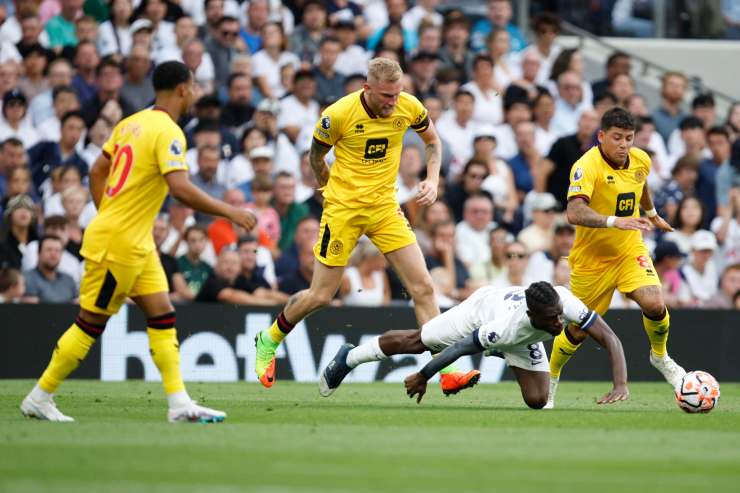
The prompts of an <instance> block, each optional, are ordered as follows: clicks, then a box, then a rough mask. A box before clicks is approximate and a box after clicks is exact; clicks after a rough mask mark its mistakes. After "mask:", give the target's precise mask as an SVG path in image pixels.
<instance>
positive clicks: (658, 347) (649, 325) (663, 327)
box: [642, 308, 671, 358]
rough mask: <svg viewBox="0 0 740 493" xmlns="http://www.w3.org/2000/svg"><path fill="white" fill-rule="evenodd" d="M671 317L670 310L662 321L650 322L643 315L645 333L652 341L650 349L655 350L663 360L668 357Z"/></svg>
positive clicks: (666, 311)
mask: <svg viewBox="0 0 740 493" xmlns="http://www.w3.org/2000/svg"><path fill="white" fill-rule="evenodd" d="M670 322H671V317H670V315H668V309H667V308H666V310H665V315H664V316H663V318H662V319H661V320H650V319H649V318H647V317H646V316H645V314H644V313H643V314H642V324H643V325H644V326H645V332H646V333H647V336H648V339H650V348H651V349H652V350H653V352H654V353H655V355H656V356H658V357H660V358H662V357H663V356H665V355H666V352H667V349H666V344H667V342H668V328H669V326H670Z"/></svg>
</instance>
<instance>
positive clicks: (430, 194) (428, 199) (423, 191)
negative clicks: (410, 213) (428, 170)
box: [416, 180, 437, 205]
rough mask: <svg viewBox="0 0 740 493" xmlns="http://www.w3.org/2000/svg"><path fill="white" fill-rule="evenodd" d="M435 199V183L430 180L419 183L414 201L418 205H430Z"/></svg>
mask: <svg viewBox="0 0 740 493" xmlns="http://www.w3.org/2000/svg"><path fill="white" fill-rule="evenodd" d="M436 200H437V183H436V182H435V181H432V180H424V181H422V182H421V183H419V191H418V192H416V203H417V204H419V205H432V204H433V203H434V202H435V201H436Z"/></svg>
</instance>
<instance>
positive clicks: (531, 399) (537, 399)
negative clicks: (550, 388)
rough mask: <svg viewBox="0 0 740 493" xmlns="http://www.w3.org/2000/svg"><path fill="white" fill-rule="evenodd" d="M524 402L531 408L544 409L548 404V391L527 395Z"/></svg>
mask: <svg viewBox="0 0 740 493" xmlns="http://www.w3.org/2000/svg"><path fill="white" fill-rule="evenodd" d="M524 402H525V403H526V404H527V406H528V407H529V408H530V409H542V408H543V407H545V404H547V392H545V393H544V394H541V393H538V394H535V395H531V394H530V395H525V396H524Z"/></svg>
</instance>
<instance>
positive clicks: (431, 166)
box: [424, 140, 442, 179]
mask: <svg viewBox="0 0 740 493" xmlns="http://www.w3.org/2000/svg"><path fill="white" fill-rule="evenodd" d="M424 159H425V161H426V165H427V177H429V178H436V179H439V170H440V168H441V166H442V145H441V144H440V142H439V140H434V141H432V142H427V143H426V146H425V147H424Z"/></svg>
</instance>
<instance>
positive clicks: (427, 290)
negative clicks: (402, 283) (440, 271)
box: [406, 274, 434, 300]
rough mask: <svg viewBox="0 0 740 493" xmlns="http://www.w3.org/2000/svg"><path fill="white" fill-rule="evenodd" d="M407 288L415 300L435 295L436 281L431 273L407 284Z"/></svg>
mask: <svg viewBox="0 0 740 493" xmlns="http://www.w3.org/2000/svg"><path fill="white" fill-rule="evenodd" d="M406 289H407V290H408V292H409V294H410V295H411V297H412V298H413V299H414V300H418V299H423V298H427V297H428V298H432V297H434V283H432V277H431V276H430V275H429V274H427V275H425V276H424V277H423V278H422V279H420V280H419V281H418V282H414V283H411V285H409V286H406Z"/></svg>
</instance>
